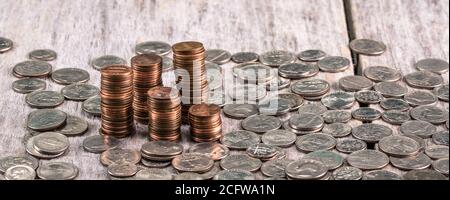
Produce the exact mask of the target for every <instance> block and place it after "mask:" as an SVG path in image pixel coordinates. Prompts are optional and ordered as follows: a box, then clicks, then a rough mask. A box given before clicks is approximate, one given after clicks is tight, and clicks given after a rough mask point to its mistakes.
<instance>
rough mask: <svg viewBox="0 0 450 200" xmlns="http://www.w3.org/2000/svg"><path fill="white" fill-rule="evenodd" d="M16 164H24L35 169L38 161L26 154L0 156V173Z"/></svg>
mask: <svg viewBox="0 0 450 200" xmlns="http://www.w3.org/2000/svg"><path fill="white" fill-rule="evenodd" d="M17 165H25V166H28V167H31V168H32V169H33V170H35V169H37V168H38V166H39V161H38V160H37V159H36V158H33V157H31V156H26V155H23V156H22V155H20V156H7V157H4V158H0V173H5V172H6V170H7V169H9V168H11V167H14V166H17Z"/></svg>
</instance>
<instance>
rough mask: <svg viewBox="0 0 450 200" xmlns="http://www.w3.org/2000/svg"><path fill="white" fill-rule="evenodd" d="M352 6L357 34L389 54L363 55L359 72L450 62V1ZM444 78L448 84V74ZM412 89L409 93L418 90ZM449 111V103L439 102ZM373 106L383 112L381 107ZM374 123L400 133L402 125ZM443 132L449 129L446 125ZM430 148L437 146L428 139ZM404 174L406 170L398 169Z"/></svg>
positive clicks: (382, 0)
mask: <svg viewBox="0 0 450 200" xmlns="http://www.w3.org/2000/svg"><path fill="white" fill-rule="evenodd" d="M346 1H347V5H350V6H351V7H350V8H351V13H352V17H353V18H352V21H353V31H354V35H355V37H356V38H368V39H374V40H378V41H383V42H384V43H385V44H386V45H387V46H388V49H387V51H386V52H385V53H384V54H383V55H381V56H375V57H371V56H359V57H358V70H357V71H358V72H359V73H360V72H362V71H363V70H364V69H365V68H367V67H370V66H378V65H382V66H389V67H392V68H395V69H397V70H399V71H400V72H401V73H402V74H403V75H407V74H409V73H412V72H416V71H417V69H416V68H415V67H414V63H416V62H417V61H419V60H421V59H424V58H439V59H443V60H446V61H447V62H448V60H449V26H448V24H449V1H447V0H423V1H422V0H398V1H389V0H374V1H363V0H346ZM442 77H443V78H444V80H445V83H446V84H448V77H449V74H448V72H447V73H446V74H443V75H442ZM400 84H401V85H403V86H405V87H408V90H409V92H412V91H415V90H417V89H415V88H412V87H409V86H408V85H407V84H406V83H405V82H401V83H400ZM437 106H439V107H440V108H442V109H446V110H448V102H443V101H439V102H438V103H437ZM372 107H374V108H376V109H378V110H380V111H383V109H382V108H381V107H380V106H379V105H373V106H372ZM374 123H379V124H384V125H387V126H389V127H391V128H392V129H393V130H394V132H395V134H399V130H398V129H399V126H394V125H390V124H388V123H386V122H384V121H382V120H378V121H376V122H374ZM439 129H440V130H446V128H444V126H440V127H439ZM427 144H428V145H433V143H432V142H431V139H427ZM387 169H392V170H394V171H397V172H399V173H400V174H403V173H405V172H404V171H399V170H396V169H395V168H393V167H391V166H388V167H387Z"/></svg>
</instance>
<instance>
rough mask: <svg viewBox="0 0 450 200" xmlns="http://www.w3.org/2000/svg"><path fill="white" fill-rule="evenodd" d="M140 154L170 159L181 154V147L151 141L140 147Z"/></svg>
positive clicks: (172, 143)
mask: <svg viewBox="0 0 450 200" xmlns="http://www.w3.org/2000/svg"><path fill="white" fill-rule="evenodd" d="M141 152H142V153H144V154H147V155H149V156H158V157H170V156H176V155H179V154H181V153H183V146H182V145H181V144H178V143H175V142H169V141H151V142H147V143H145V144H143V145H142V148H141Z"/></svg>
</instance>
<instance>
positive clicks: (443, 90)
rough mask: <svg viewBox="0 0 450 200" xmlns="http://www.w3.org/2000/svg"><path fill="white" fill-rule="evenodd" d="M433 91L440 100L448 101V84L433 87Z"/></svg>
mask: <svg viewBox="0 0 450 200" xmlns="http://www.w3.org/2000/svg"><path fill="white" fill-rule="evenodd" d="M433 92H434V94H435V95H436V96H437V97H438V98H439V99H440V100H442V101H446V102H448V96H449V94H448V93H449V88H448V84H447V85H442V86H439V87H437V88H434V90H433Z"/></svg>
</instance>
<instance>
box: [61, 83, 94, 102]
mask: <svg viewBox="0 0 450 200" xmlns="http://www.w3.org/2000/svg"><path fill="white" fill-rule="evenodd" d="M61 93H62V95H63V96H64V97H65V98H66V99H69V100H74V101H84V100H86V99H88V98H90V97H93V96H96V95H98V94H99V93H100V90H99V89H98V88H97V87H96V86H94V85H91V84H87V83H74V84H70V85H68V86H66V87H64V88H63V89H61Z"/></svg>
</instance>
